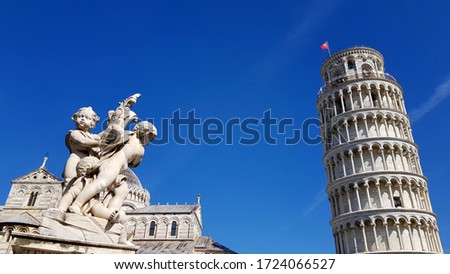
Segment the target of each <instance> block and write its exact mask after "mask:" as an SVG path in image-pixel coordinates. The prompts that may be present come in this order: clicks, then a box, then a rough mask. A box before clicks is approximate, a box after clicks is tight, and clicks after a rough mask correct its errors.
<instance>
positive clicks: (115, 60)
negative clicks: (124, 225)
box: [0, 0, 450, 253]
mask: <svg viewBox="0 0 450 274" xmlns="http://www.w3.org/2000/svg"><path fill="white" fill-rule="evenodd" d="M449 10H450V3H449V2H448V1H428V2H426V3H425V2H423V1H377V2H361V1H339V2H338V1H327V0H319V1H232V0H229V1H0V39H1V42H0V102H2V107H1V108H0V114H1V117H2V119H3V123H2V124H3V129H2V131H1V132H2V135H1V137H0V138H1V139H0V140H1V142H0V143H1V150H2V161H1V163H2V164H1V165H0V204H4V201H5V200H6V197H7V195H8V193H9V189H10V181H11V180H13V179H15V178H17V177H20V176H22V175H24V174H26V173H28V172H31V171H33V170H35V169H37V168H38V167H39V166H40V165H41V163H42V158H43V156H44V154H46V153H49V161H48V162H47V168H48V169H49V171H51V172H52V173H54V174H55V175H57V176H60V174H61V173H62V169H63V167H64V163H65V161H66V159H67V157H68V151H67V149H66V147H65V145H64V136H65V134H66V133H67V131H68V130H70V129H72V128H73V126H74V124H73V122H72V120H71V119H70V118H71V116H72V114H73V113H74V112H75V111H76V110H77V109H78V108H80V107H83V106H92V107H93V108H94V110H95V111H96V112H97V114H99V116H100V117H101V119H102V120H104V119H105V118H106V115H107V111H108V110H110V109H113V108H115V107H116V106H117V103H118V102H119V101H121V100H123V99H125V98H126V97H128V96H129V95H131V94H133V93H136V92H139V93H141V94H142V98H140V100H139V101H138V103H137V104H136V105H135V107H134V111H135V112H136V113H137V114H138V115H139V116H140V117H141V118H143V119H146V118H154V119H155V125H156V126H157V127H158V128H159V129H160V128H161V120H162V119H164V118H170V117H172V115H173V113H174V112H175V111H177V110H179V112H180V114H181V116H182V117H185V116H187V113H188V112H189V111H190V110H195V115H196V117H197V118H200V119H202V120H206V119H208V118H212V117H215V118H217V119H219V120H221V121H223V122H224V123H225V122H226V121H228V120H230V119H232V118H240V119H244V118H251V117H253V118H258V119H260V118H262V117H263V113H264V112H265V111H267V110H269V109H270V110H271V115H272V117H274V118H277V119H283V118H292V119H294V121H295V128H301V125H302V123H303V122H304V121H305V120H307V119H308V118H315V117H317V113H316V109H315V104H316V99H317V91H318V89H319V87H320V86H321V85H322V79H321V77H320V66H321V64H322V62H323V61H324V60H325V59H326V57H327V52H326V51H323V50H320V48H319V46H320V45H321V44H322V43H323V42H325V41H326V40H328V41H329V44H330V48H331V51H332V52H334V51H338V50H341V49H345V48H348V47H352V46H355V45H366V46H370V47H373V48H375V49H377V50H379V51H380V52H381V53H382V54H383V55H384V57H385V68H386V71H387V72H389V73H390V74H392V75H393V76H394V77H396V79H397V80H398V81H399V83H400V84H401V85H402V87H403V89H404V91H405V95H404V96H405V101H406V107H407V110H408V113H409V114H410V115H411V116H412V119H413V124H412V127H413V134H414V138H415V141H416V143H417V144H418V145H419V147H420V153H419V155H420V158H421V163H422V168H423V170H424V173H425V175H426V176H427V177H428V179H429V189H430V197H431V202H432V205H433V210H434V212H435V213H437V214H438V225H439V228H440V235H441V240H442V243H443V247H444V251H447V252H448V248H449V247H450V236H449V235H450V233H449V232H450V215H449V205H448V194H449V191H448V186H447V185H448V178H449V170H450V158H449V157H448V155H450V146H449V145H448V144H449V143H448V140H447V139H448V138H447V137H448V136H449V134H450V123H449V122H450V119H449V118H448V113H447V110H448V109H450V98H448V97H450V96H448V95H449V94H450V67H449V64H450V51H449V50H448V48H449V46H448V45H449V44H450V36H449V35H448V27H449V26H450V17H449V16H448V11H449ZM293 128H294V126H292V127H291V128H290V129H291V130H292V129H293ZM99 131H100V124H99V125H98V127H97V128H96V129H94V130H93V132H94V133H98V132H99ZM182 133H183V132H182ZM199 133H201V131H200V129H199V128H197V129H196V134H199ZM309 133H310V135H311V136H316V135H317V134H318V130H317V128H315V127H314V126H313V127H311V131H310V132H309ZM242 136H245V135H243V134H241V133H236V135H233V138H234V139H233V140H238V139H239V138H240V137H242ZM275 137H276V139H277V144H276V145H270V144H267V143H266V142H264V141H260V142H258V143H257V144H255V145H241V144H239V143H237V142H234V143H233V144H232V145H226V144H224V143H223V142H222V143H220V144H218V145H207V144H204V143H202V144H200V145H194V144H189V143H188V144H186V145H180V144H176V143H175V142H173V141H170V142H169V143H168V144H166V145H150V146H149V147H147V149H146V155H145V157H144V160H143V162H142V164H141V165H140V166H139V167H138V168H136V169H135V172H136V174H137V175H138V176H139V177H140V179H141V181H142V182H143V184H144V186H145V187H146V188H147V189H149V190H150V193H151V203H153V204H157V203H162V204H165V203H170V204H175V203H176V202H178V203H183V204H184V203H185V202H188V203H195V202H196V195H197V194H198V193H201V196H202V198H201V203H202V209H203V218H204V221H203V224H204V231H203V234H204V235H210V236H212V237H213V238H214V239H215V240H217V241H219V242H220V243H222V244H224V245H226V246H228V247H229V248H231V249H233V250H235V251H237V252H239V253H334V240H333V237H332V233H331V228H330V226H329V224H328V222H329V220H330V218H331V213H330V206H329V204H328V201H327V199H326V193H325V186H326V178H325V171H324V168H323V166H322V162H321V158H322V154H323V151H322V146H321V145H320V144H319V145H308V144H306V143H305V142H303V141H301V142H299V143H298V144H297V145H285V144H284V139H283V138H282V137H283V136H281V135H275Z"/></svg>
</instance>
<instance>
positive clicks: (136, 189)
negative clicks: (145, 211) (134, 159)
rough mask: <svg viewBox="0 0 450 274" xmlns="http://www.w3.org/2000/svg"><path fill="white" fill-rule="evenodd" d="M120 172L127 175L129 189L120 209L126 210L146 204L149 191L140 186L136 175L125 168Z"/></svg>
mask: <svg viewBox="0 0 450 274" xmlns="http://www.w3.org/2000/svg"><path fill="white" fill-rule="evenodd" d="M122 174H123V175H125V176H127V183H128V189H129V193H128V197H127V198H126V199H125V201H124V204H123V206H122V210H124V211H128V210H133V209H137V208H143V207H146V206H148V205H149V204H150V192H149V191H148V190H147V189H145V188H144V187H143V186H142V184H141V181H140V180H139V178H138V176H136V174H135V173H134V172H133V171H132V170H131V169H127V170H125V171H124V172H123V173H122Z"/></svg>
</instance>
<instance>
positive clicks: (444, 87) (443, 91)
mask: <svg viewBox="0 0 450 274" xmlns="http://www.w3.org/2000/svg"><path fill="white" fill-rule="evenodd" d="M448 95H450V76H449V77H448V78H447V80H446V81H445V82H444V83H442V84H440V85H439V86H438V87H437V88H436V89H435V92H434V93H433V95H432V96H431V97H430V98H429V99H428V100H427V101H426V102H424V103H423V104H422V105H420V106H419V107H418V108H415V109H413V110H411V112H410V117H411V122H412V123H414V122H415V121H417V120H419V119H420V118H422V116H424V115H425V114H426V113H428V112H429V111H431V110H432V109H433V108H435V107H436V106H437V105H438V104H439V103H440V102H441V101H443V100H444V99H445V98H446V97H447V96H448Z"/></svg>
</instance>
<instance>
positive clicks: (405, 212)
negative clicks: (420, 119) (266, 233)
mask: <svg viewBox="0 0 450 274" xmlns="http://www.w3.org/2000/svg"><path fill="white" fill-rule="evenodd" d="M321 75H322V78H323V81H324V86H323V87H322V88H321V89H320V91H319V95H318V100H317V111H318V113H319V118H320V120H321V123H322V128H321V135H322V141H323V148H324V156H323V164H324V166H325V170H326V174H327V181H328V185H327V193H328V199H329V201H330V205H331V213H332V219H331V221H330V224H331V227H332V230H333V236H334V240H335V245H336V253H443V250H442V246H441V242H440V238H439V232H438V227H437V224H436V215H435V214H434V213H433V211H432V208H431V203H430V198H429V193H428V180H427V178H426V177H425V176H424V175H423V173H422V169H421V166H420V160H419V155H418V147H417V145H416V144H415V143H414V139H413V136H412V133H411V125H410V119H409V117H408V115H407V113H406V108H405V103H404V100H403V90H402V88H401V86H400V85H399V84H398V83H397V81H396V80H395V78H394V77H392V76H391V75H389V74H388V73H386V72H385V70H384V59H383V56H382V55H381V54H380V53H379V52H378V51H376V50H374V49H371V48H367V47H355V48H350V49H347V50H343V51H340V52H338V53H336V54H334V55H332V56H331V57H329V58H328V59H327V60H326V61H325V62H324V63H323V65H322V68H321Z"/></svg>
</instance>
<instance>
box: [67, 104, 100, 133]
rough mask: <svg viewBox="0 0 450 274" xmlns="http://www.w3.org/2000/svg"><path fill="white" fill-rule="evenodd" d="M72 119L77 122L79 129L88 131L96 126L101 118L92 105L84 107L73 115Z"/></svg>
mask: <svg viewBox="0 0 450 274" xmlns="http://www.w3.org/2000/svg"><path fill="white" fill-rule="evenodd" d="M72 120H73V121H74V122H75V124H76V126H77V129H80V130H83V131H88V130H90V129H93V128H95V125H96V124H97V122H98V121H99V120H100V117H98V116H97V114H96V113H95V111H94V110H93V109H92V107H82V108H80V109H79V110H78V111H77V112H75V113H74V114H73V115H72Z"/></svg>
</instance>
